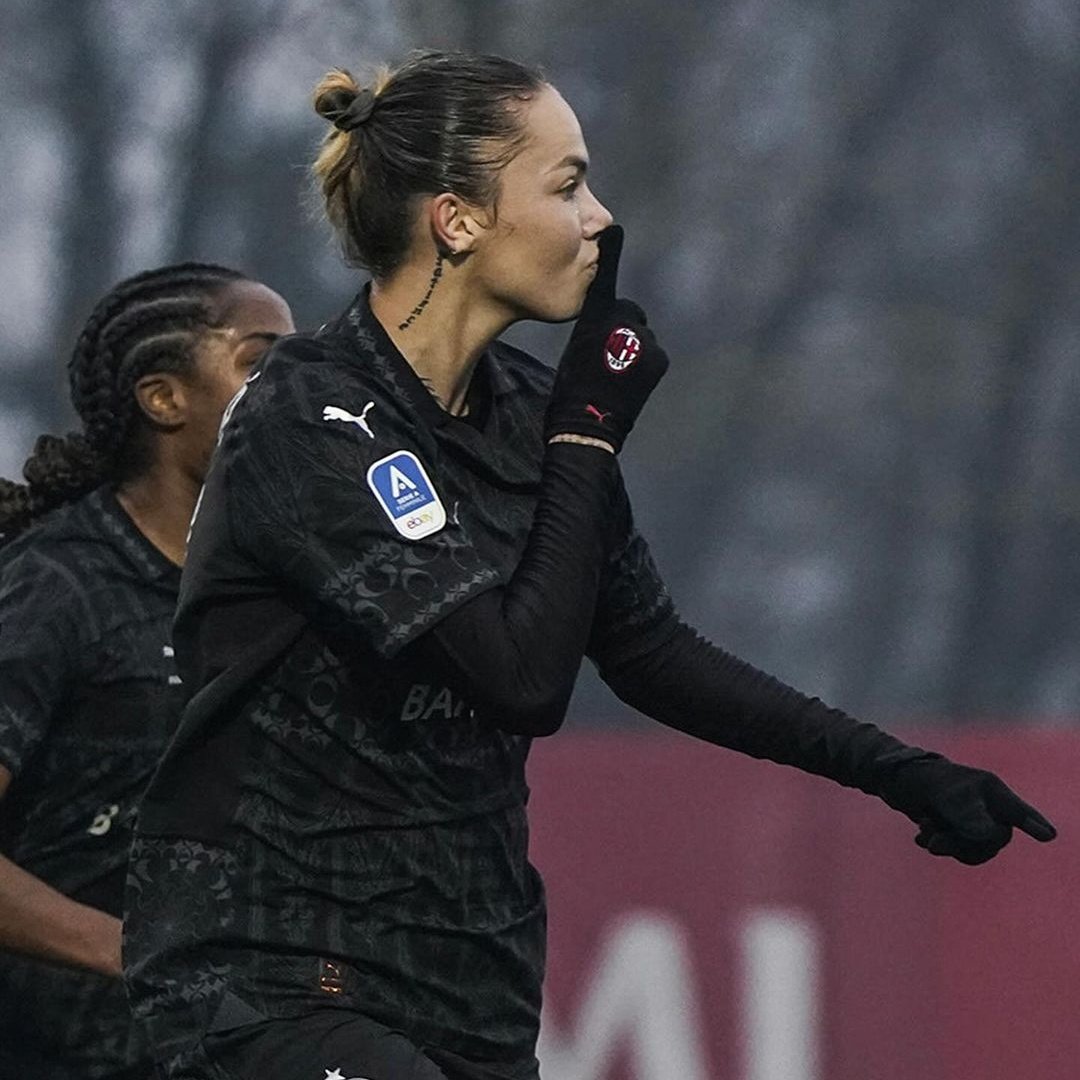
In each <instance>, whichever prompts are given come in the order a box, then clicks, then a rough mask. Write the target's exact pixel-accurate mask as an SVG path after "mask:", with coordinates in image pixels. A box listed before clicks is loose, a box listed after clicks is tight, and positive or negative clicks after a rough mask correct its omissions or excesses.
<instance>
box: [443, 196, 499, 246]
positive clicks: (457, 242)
mask: <svg viewBox="0 0 1080 1080" xmlns="http://www.w3.org/2000/svg"><path fill="white" fill-rule="evenodd" d="M428 215H429V220H430V222H431V233H432V238H433V239H434V241H435V247H436V249H437V250H438V252H439V254H440V255H443V256H446V257H448V258H452V257H453V256H455V255H465V254H467V253H468V252H470V251H472V250H473V248H474V247H475V246H476V243H477V241H478V240H479V239H480V237H481V236H482V235H483V234H484V233H485V232H486V231H487V230H488V229H489V228H490V223H489V221H488V215H487V214H486V213H485V212H484V211H482V210H480V209H479V208H477V207H475V206H473V205H472V204H471V203H467V202H466V201H465V200H464V199H462V198H461V197H460V196H458V195H454V194H453V193H452V192H449V191H444V192H442V193H440V194H439V195H436V196H435V197H434V198H433V199H432V200H431V203H430V206H429V208H428Z"/></svg>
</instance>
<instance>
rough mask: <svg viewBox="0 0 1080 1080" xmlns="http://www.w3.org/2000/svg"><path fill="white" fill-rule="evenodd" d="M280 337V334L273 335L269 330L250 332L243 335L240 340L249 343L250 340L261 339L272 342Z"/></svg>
mask: <svg viewBox="0 0 1080 1080" xmlns="http://www.w3.org/2000/svg"><path fill="white" fill-rule="evenodd" d="M279 337H281V335H280V334H275V333H273V332H272V331H270V330H252V332H251V333H250V334H245V335H244V336H243V337H242V338H241V339H240V340H241V341H250V340H251V339H252V338H262V339H263V340H264V341H269V342H274V341H277V339H278V338H279Z"/></svg>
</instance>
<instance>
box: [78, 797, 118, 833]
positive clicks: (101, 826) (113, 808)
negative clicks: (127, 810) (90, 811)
mask: <svg viewBox="0 0 1080 1080" xmlns="http://www.w3.org/2000/svg"><path fill="white" fill-rule="evenodd" d="M119 813H120V807H119V806H117V805H116V803H112V804H110V805H109V806H106V807H105V808H104V809H103V810H100V811H99V812H98V813H96V814H95V815H94V821H93V823H92V824H91V826H90V828H89V829H87V830H86V831H87V832H88V833H89V834H90V835H91V836H104V835H105V834H106V833H107V832H108V831H109V830H110V829H111V828H112V823H113V819H114V818H115V817H116V816H117V815H118V814H119Z"/></svg>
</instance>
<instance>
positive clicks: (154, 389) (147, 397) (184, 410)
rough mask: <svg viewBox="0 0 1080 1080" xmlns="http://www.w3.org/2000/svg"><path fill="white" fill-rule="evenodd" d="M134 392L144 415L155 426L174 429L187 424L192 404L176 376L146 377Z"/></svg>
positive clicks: (161, 373)
mask: <svg viewBox="0 0 1080 1080" xmlns="http://www.w3.org/2000/svg"><path fill="white" fill-rule="evenodd" d="M134 392H135V400H136V401H137V402H138V403H139V408H140V409H141V410H142V413H143V415H144V416H145V417H146V418H147V419H148V420H149V421H150V422H151V423H152V424H154V425H155V426H157V427H161V428H168V429H174V428H179V427H183V426H184V424H185V423H186V422H187V418H188V407H189V404H190V403H189V401H188V397H187V392H186V388H185V387H184V384H183V382H182V381H181V380H180V379H178V378H177V377H176V376H175V375H171V374H169V373H167V372H156V373H155V374H153V375H144V376H143V377H142V378H141V379H139V381H138V382H137V383H136V384H135V391H134Z"/></svg>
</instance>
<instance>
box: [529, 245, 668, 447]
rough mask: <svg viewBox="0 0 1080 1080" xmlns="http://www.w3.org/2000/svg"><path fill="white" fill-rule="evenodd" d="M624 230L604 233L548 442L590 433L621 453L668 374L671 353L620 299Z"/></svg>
mask: <svg viewBox="0 0 1080 1080" xmlns="http://www.w3.org/2000/svg"><path fill="white" fill-rule="evenodd" d="M622 245H623V231H622V227H621V226H619V225H612V226H610V227H609V228H607V229H605V230H604V231H603V232H602V233H601V234H600V263H599V265H598V267H597V271H596V277H595V278H594V279H593V282H592V284H591V285H590V286H589V291H588V293H587V294H586V296H585V305H584V307H582V309H581V314H580V315H579V316H578V320H577V323H576V324H575V326H574V330H573V333H572V334H571V335H570V340H569V342H567V345H566V349H565V350H564V352H563V355H562V359H561V360H560V361H559V370H558V373H557V374H556V377H555V389H554V390H553V392H552V395H551V401H550V402H549V403H548V411H547V422H546V427H545V431H546V437H547V438H548V439H550V438H551V437H552V436H553V435H564V434H574V435H588V436H591V437H592V438H594V439H603V440H605V441H606V442H608V443H610V444H611V447H612V449H614V450H615V452H616V453H618V452H619V450H620V449H621V447H622V444H623V440H624V439H625V438H626V436H627V435H628V434H629V433H630V429H631V428H632V427H633V426H634V421H635V420H636V419H637V416H638V413H639V412H641V409H642V406H644V404H645V401H646V399H647V398H648V396H649V394H651V393H652V391H653V388H654V387H655V386H656V384H657V383H658V382H659V381H660V379H661V377H662V376H663V374H664V372H665V371H666V370H667V366H668V358H667V353H665V352H664V350H663V349H661V348H660V346H659V345H658V344H657V343H656V337H655V336H654V335H653V333H652V331H651V330H649V329H648V327H647V326H646V325H645V313H644V312H643V311H642V310H641V308H639V307H638V306H637V304H635V303H633V301H631V300H616V299H615V278H616V277H617V276H618V272H619V254H620V252H621V251H622Z"/></svg>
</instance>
